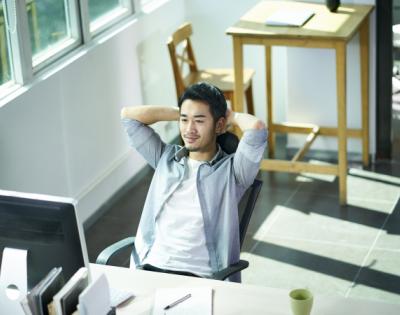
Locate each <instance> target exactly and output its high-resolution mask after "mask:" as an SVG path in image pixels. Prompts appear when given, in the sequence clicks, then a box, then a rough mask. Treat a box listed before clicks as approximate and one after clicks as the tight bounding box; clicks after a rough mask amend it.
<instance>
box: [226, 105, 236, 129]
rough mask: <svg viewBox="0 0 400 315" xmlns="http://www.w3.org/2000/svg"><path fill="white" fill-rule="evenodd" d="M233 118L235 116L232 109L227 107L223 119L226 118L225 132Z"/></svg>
mask: <svg viewBox="0 0 400 315" xmlns="http://www.w3.org/2000/svg"><path fill="white" fill-rule="evenodd" d="M234 118H235V112H234V111H233V110H232V109H230V108H228V109H227V110H226V114H225V119H226V124H225V132H226V131H227V130H228V129H229V128H230V127H231V126H232V124H233V120H234Z"/></svg>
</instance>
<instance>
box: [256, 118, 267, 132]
mask: <svg viewBox="0 0 400 315" xmlns="http://www.w3.org/2000/svg"><path fill="white" fill-rule="evenodd" d="M265 128H266V127H265V123H264V122H263V121H262V120H259V119H258V120H257V121H256V122H255V123H254V125H253V129H257V130H261V129H265Z"/></svg>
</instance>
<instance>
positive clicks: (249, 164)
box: [233, 128, 267, 188]
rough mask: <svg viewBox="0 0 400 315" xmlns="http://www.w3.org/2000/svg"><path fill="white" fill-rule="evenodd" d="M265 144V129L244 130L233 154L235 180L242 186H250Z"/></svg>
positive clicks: (258, 166)
mask: <svg viewBox="0 0 400 315" xmlns="http://www.w3.org/2000/svg"><path fill="white" fill-rule="evenodd" d="M266 146H267V129H265V128H263V129H250V130H246V131H245V132H244V134H243V137H242V139H241V140H240V142H239V145H238V148H237V150H236V153H235V156H234V162H233V167H234V173H235V178H236V181H237V182H238V183H239V184H241V185H242V186H244V187H246V188H247V187H248V186H250V185H251V184H252V183H253V181H254V178H255V177H256V175H257V172H258V170H259V168H260V163H261V160H262V158H263V155H264V151H265V148H266Z"/></svg>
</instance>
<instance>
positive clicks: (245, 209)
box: [96, 179, 262, 280]
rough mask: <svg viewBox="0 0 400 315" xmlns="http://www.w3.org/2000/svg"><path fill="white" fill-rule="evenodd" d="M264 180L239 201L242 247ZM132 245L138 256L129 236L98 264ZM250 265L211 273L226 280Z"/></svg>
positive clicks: (102, 255)
mask: <svg viewBox="0 0 400 315" xmlns="http://www.w3.org/2000/svg"><path fill="white" fill-rule="evenodd" d="M261 186H262V181H261V180H259V179H255V180H254V182H253V184H252V185H251V186H250V187H249V188H248V189H247V191H246V192H245V194H244V195H243V197H242V199H241V201H240V202H239V207H238V208H239V221H240V223H239V236H240V248H242V244H243V241H244V238H245V235H246V231H247V227H248V225H249V222H250V218H251V215H252V213H253V210H254V206H255V204H256V201H257V197H258V194H259V193H260V190H261ZM129 247H132V255H133V257H137V253H136V248H135V237H127V238H125V239H123V240H121V241H119V242H116V243H114V244H112V245H110V246H108V247H107V248H105V249H104V250H103V251H102V252H101V253H100V254H99V256H98V257H97V259H96V264H101V265H107V264H108V262H109V261H110V259H111V258H112V257H113V256H114V255H116V254H118V253H119V252H121V251H122V250H124V249H126V248H129ZM248 266H249V262H248V261H246V260H239V261H238V262H237V263H234V264H231V265H230V266H228V267H226V268H224V269H222V270H220V271H218V272H216V273H214V274H212V275H211V277H210V278H211V279H214V280H225V279H226V278H228V277H230V276H231V275H233V274H235V273H237V272H239V271H241V270H243V269H246V268H247V267H248Z"/></svg>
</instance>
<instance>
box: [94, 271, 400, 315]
mask: <svg viewBox="0 0 400 315" xmlns="http://www.w3.org/2000/svg"><path fill="white" fill-rule="evenodd" d="M90 272H91V274H92V278H94V279H95V278H97V277H99V276H100V275H101V274H102V273H104V274H105V275H106V277H107V279H108V281H109V283H110V286H112V287H116V288H119V289H125V290H132V291H133V292H135V294H136V298H135V299H134V300H132V301H131V302H129V303H128V304H127V305H125V306H123V307H119V308H118V309H117V315H132V314H136V315H138V314H142V315H144V314H151V312H152V305H153V303H154V294H155V290H156V288H171V287H174V288H178V287H201V286H206V287H210V286H211V287H212V288H213V289H214V293H213V314H214V315H223V314H251V315H257V314H264V315H266V314H282V315H290V314H291V312H290V306H289V298H288V293H289V291H288V290H282V289H274V288H267V287H261V286H253V285H244V284H238V283H230V282H225V281H216V280H206V279H199V278H193V277H186V276H177V275H171V274H162V273H155V272H150V271H144V270H131V269H127V268H120V267H111V266H103V265H96V264H90ZM399 308H400V305H398V304H397V305H396V304H387V303H382V302H374V301H369V300H361V299H351V298H342V297H327V296H315V297H314V306H313V311H312V314H324V315H337V314H342V315H345V314H350V315H353V314H363V315H369V314H371V315H372V314H374V315H376V314H385V315H398V314H399Z"/></svg>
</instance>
